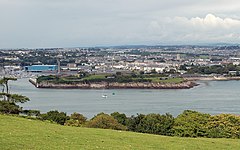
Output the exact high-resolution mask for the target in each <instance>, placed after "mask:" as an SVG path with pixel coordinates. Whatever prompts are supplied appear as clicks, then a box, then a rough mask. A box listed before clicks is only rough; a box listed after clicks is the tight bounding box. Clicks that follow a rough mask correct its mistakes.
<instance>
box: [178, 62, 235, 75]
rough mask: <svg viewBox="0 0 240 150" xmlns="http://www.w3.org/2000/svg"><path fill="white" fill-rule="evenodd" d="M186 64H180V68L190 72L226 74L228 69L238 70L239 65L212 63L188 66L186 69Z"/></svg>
mask: <svg viewBox="0 0 240 150" xmlns="http://www.w3.org/2000/svg"><path fill="white" fill-rule="evenodd" d="M187 67H189V66H186V65H182V66H180V70H185V71H187V72H188V73H190V74H194V73H198V74H228V73H229V71H240V66H239V65H233V64H227V65H213V66H190V69H187Z"/></svg>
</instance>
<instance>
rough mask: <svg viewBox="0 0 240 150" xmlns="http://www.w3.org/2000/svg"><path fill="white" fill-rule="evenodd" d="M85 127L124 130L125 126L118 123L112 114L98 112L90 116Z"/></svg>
mask: <svg viewBox="0 0 240 150" xmlns="http://www.w3.org/2000/svg"><path fill="white" fill-rule="evenodd" d="M87 127H90V128H103V129H114V130H126V127H125V126H123V125H121V124H120V123H118V121H117V120H116V119H114V118H113V117H112V116H110V115H108V114H104V113H100V114H98V115H97V116H95V117H94V118H92V119H91V120H90V121H89V122H88V123H87Z"/></svg>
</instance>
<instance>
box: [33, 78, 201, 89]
mask: <svg viewBox="0 0 240 150" xmlns="http://www.w3.org/2000/svg"><path fill="white" fill-rule="evenodd" d="M29 81H30V82H31V83H32V84H34V85H35V86H36V87H37V88H52V89H190V88H193V87H194V86H197V85H198V84H197V83H195V82H192V81H186V82H182V83H177V84H173V83H151V82H146V83H140V82H139V83H138V82H137V83H135V82H130V83H117V82H113V83H107V82H97V83H76V84H54V83H50V82H42V83H34V82H33V81H32V80H29Z"/></svg>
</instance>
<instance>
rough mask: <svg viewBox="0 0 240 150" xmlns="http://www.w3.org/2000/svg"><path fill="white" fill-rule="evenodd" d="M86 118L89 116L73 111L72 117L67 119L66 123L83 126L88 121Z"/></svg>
mask: <svg viewBox="0 0 240 150" xmlns="http://www.w3.org/2000/svg"><path fill="white" fill-rule="evenodd" d="M86 120H87V118H86V117H84V116H83V115H82V114H79V113H73V114H71V116H70V119H69V120H67V121H66V122H65V124H64V125H66V126H75V127H81V126H83V124H84V123H85V122H86Z"/></svg>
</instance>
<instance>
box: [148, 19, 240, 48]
mask: <svg viewBox="0 0 240 150" xmlns="http://www.w3.org/2000/svg"><path fill="white" fill-rule="evenodd" d="M239 28H240V20H238V19H233V18H229V17H227V18H221V17H218V16H215V15H213V14H207V15H206V16H205V17H202V18H201V17H192V18H186V17H173V18H169V17H168V18H163V19H159V20H154V21H152V22H151V23H150V25H149V35H153V36H155V40H157V38H158V40H160V41H161V40H163V41H166V40H167V39H169V40H168V41H176V42H185V43H186V42H240V30H239Z"/></svg>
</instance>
